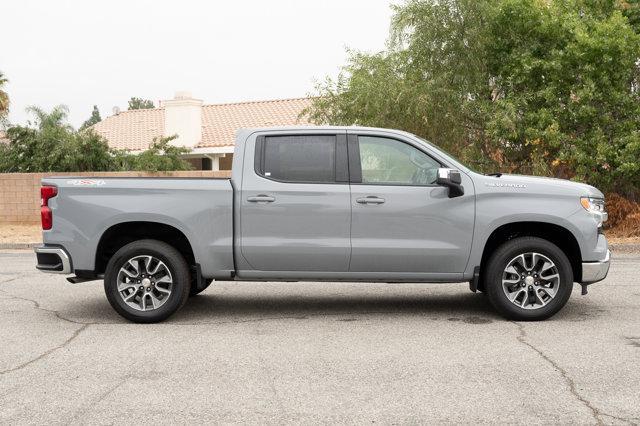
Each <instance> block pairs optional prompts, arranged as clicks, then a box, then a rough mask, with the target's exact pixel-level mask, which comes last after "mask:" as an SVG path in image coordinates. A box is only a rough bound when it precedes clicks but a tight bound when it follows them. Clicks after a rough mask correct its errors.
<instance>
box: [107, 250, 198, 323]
mask: <svg viewBox="0 0 640 426" xmlns="http://www.w3.org/2000/svg"><path fill="white" fill-rule="evenodd" d="M190 284H191V276H190V273H189V267H188V265H187V262H186V261H185V259H184V257H183V256H182V255H181V254H180V252H178V251H177V250H176V249H175V248H173V247H172V246H170V245H169V244H166V243H164V242H162V241H156V240H140V241H135V242H133V243H130V244H127V245H126V246H124V247H122V248H121V249H120V250H118V251H117V252H116V253H115V254H114V255H113V256H112V257H111V259H110V260H109V263H108V264H107V268H106V271H105V276H104V290H105V293H106V295H107V299H108V300H109V303H110V304H111V306H112V307H113V309H115V310H116V312H118V313H119V314H120V315H121V316H123V317H124V318H126V319H128V320H130V321H133V322H141V323H153V322H159V321H162V320H165V319H166V318H168V317H169V316H171V315H172V314H173V313H174V312H176V311H177V310H178V309H180V308H181V307H182V305H184V303H185V302H186V300H187V298H188V297H189V289H190V288H191V285H190Z"/></svg>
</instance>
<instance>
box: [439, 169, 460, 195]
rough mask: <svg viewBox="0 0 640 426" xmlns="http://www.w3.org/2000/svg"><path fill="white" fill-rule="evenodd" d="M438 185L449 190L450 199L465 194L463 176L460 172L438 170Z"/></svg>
mask: <svg viewBox="0 0 640 426" xmlns="http://www.w3.org/2000/svg"><path fill="white" fill-rule="evenodd" d="M436 183H437V184H438V185H441V186H446V187H447V188H449V198H453V197H459V196H461V195H463V194H464V187H463V186H462V175H460V171H459V170H455V169H444V168H441V169H438V178H437V179H436Z"/></svg>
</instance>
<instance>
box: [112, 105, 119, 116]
mask: <svg viewBox="0 0 640 426" xmlns="http://www.w3.org/2000/svg"><path fill="white" fill-rule="evenodd" d="M118 114H120V107H117V106H114V107H113V115H118Z"/></svg>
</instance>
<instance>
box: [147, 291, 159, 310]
mask: <svg viewBox="0 0 640 426" xmlns="http://www.w3.org/2000/svg"><path fill="white" fill-rule="evenodd" d="M149 298H150V299H151V304H152V305H153V309H156V308H157V307H159V306H160V305H161V304H162V301H161V300H160V299H158V297H157V296H156V295H155V294H153V293H149Z"/></svg>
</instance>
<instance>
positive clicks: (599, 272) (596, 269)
mask: <svg viewBox="0 0 640 426" xmlns="http://www.w3.org/2000/svg"><path fill="white" fill-rule="evenodd" d="M610 260H611V251H610V250H607V255H606V256H605V258H604V260H601V261H599V262H583V263H582V281H581V283H582V284H591V283H595V282H598V281H602V280H604V279H605V278H606V277H607V274H608V273H609V265H610Z"/></svg>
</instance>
